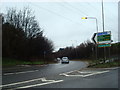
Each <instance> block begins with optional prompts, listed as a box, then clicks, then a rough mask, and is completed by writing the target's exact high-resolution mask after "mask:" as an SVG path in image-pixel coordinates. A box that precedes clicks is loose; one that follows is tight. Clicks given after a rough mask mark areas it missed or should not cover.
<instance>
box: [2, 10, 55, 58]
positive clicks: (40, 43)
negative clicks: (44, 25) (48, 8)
mask: <svg viewBox="0 0 120 90" xmlns="http://www.w3.org/2000/svg"><path fill="white" fill-rule="evenodd" d="M3 17H4V23H3V24H2V26H3V56H4V57H12V58H23V59H29V60H30V59H31V58H44V57H43V54H44V51H46V52H47V54H48V56H49V55H50V54H51V53H52V51H53V49H54V48H53V43H52V41H50V40H49V39H48V38H47V37H45V36H43V30H42V29H41V28H40V27H39V24H38V22H37V20H36V19H35V16H34V15H33V14H32V11H31V10H30V9H29V8H24V9H23V10H19V11H17V10H16V9H14V8H9V9H8V12H7V14H4V16H3Z"/></svg>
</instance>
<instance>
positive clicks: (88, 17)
mask: <svg viewBox="0 0 120 90" xmlns="http://www.w3.org/2000/svg"><path fill="white" fill-rule="evenodd" d="M82 19H95V21H96V30H97V31H96V33H98V21H97V18H95V17H82ZM96 60H97V44H96Z"/></svg>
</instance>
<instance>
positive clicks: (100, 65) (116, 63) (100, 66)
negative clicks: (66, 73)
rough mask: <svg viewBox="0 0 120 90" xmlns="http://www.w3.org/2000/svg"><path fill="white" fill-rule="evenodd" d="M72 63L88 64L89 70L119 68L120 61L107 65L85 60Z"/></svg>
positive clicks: (98, 61)
mask: <svg viewBox="0 0 120 90" xmlns="http://www.w3.org/2000/svg"><path fill="white" fill-rule="evenodd" d="M73 61H84V62H88V63H89V67H90V68H110V67H118V66H120V61H119V60H118V61H113V62H108V63H101V64H100V62H101V61H102V60H87V59H82V60H80V59H76V60H73Z"/></svg>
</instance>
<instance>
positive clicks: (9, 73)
mask: <svg viewBox="0 0 120 90" xmlns="http://www.w3.org/2000/svg"><path fill="white" fill-rule="evenodd" d="M37 71H39V70H34V71H25V72H16V73H5V74H3V75H12V74H22V73H30V72H37Z"/></svg>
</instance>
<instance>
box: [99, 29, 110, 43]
mask: <svg viewBox="0 0 120 90" xmlns="http://www.w3.org/2000/svg"><path fill="white" fill-rule="evenodd" d="M97 43H98V44H108V43H111V31H107V32H99V33H97Z"/></svg>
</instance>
